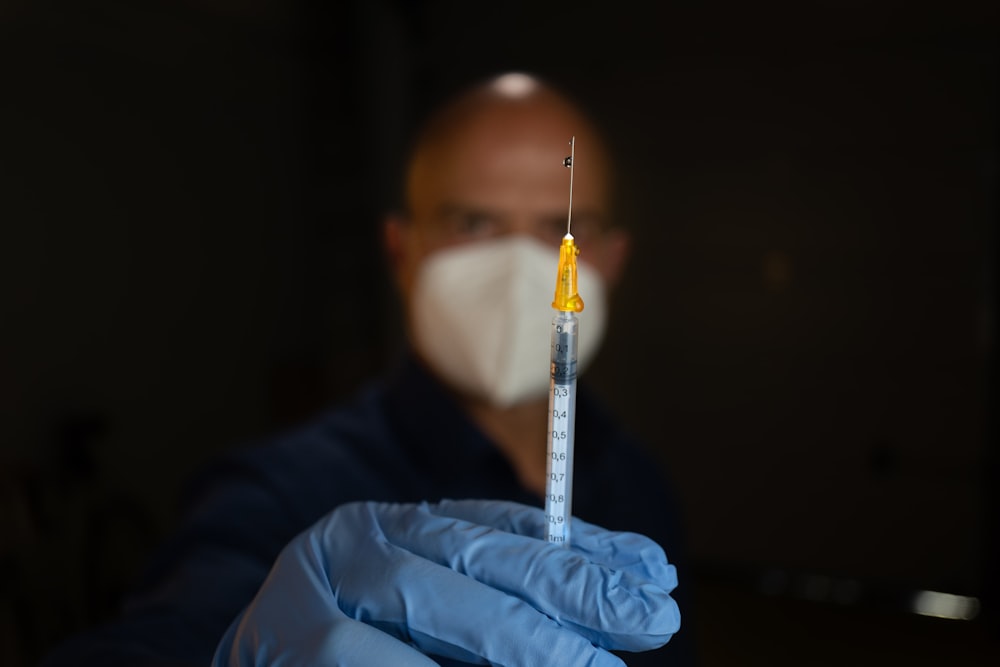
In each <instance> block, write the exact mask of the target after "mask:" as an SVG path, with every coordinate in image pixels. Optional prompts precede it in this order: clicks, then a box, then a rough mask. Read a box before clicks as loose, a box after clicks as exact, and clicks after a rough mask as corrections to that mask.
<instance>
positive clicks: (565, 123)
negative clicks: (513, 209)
mask: <svg viewBox="0 0 1000 667" xmlns="http://www.w3.org/2000/svg"><path fill="white" fill-rule="evenodd" d="M573 136H576V147H577V160H576V166H575V179H576V183H577V184H578V186H579V187H577V190H578V194H579V195H580V198H578V199H577V201H576V202H575V206H574V209H575V210H574V217H578V218H579V219H580V220H583V218H584V217H586V216H601V217H606V216H607V215H608V213H609V212H608V211H607V210H606V209H607V203H608V201H609V200H610V192H609V190H610V178H611V174H610V169H609V166H610V165H609V160H608V154H607V150H606V149H605V146H604V142H603V140H602V139H601V137H600V135H599V134H598V132H597V130H596V129H595V127H594V125H593V123H591V122H590V121H589V120H588V119H587V118H586V117H585V116H584V115H583V113H582V112H581V111H580V110H579V109H578V108H577V107H576V106H575V105H574V104H573V103H572V102H570V101H569V100H568V99H566V98H565V97H563V96H562V95H560V94H559V93H558V92H556V91H555V90H554V89H552V88H551V87H549V86H547V85H546V84H544V83H543V82H541V81H539V80H538V79H535V78H533V77H529V76H527V75H524V74H506V75H503V76H500V77H497V78H495V79H491V80H489V81H487V82H485V83H483V84H481V85H479V86H476V87H474V88H472V89H470V90H469V91H467V92H465V93H464V94H462V95H460V96H459V97H457V98H455V99H454V100H453V101H451V102H450V103H449V104H447V105H445V106H444V107H442V108H441V109H439V110H438V111H437V112H436V113H435V114H433V115H432V116H431V118H430V119H429V120H428V122H427V123H426V125H425V127H424V130H423V132H422V133H421V134H420V135H419V137H418V140H417V142H416V145H415V147H414V150H413V152H412V154H411V159H410V161H409V164H408V167H407V173H406V204H407V208H408V211H409V213H410V214H411V216H414V217H418V218H419V217H423V216H425V215H427V214H429V213H432V211H429V210H427V206H428V205H429V204H442V203H456V202H449V201H448V200H449V199H451V198H452V197H454V196H455V195H456V194H457V193H465V192H469V193H470V194H471V193H472V192H477V193H481V192H482V191H483V190H493V191H494V192H496V191H499V190H500V188H501V187H503V188H505V189H507V188H509V189H510V191H511V192H513V191H514V190H516V191H517V192H518V193H520V195H521V196H522V197H525V196H527V197H529V201H536V200H537V195H538V194H539V193H540V192H541V191H550V192H557V191H558V192H559V195H558V196H559V197H560V198H561V200H562V201H561V202H560V203H561V207H562V208H565V207H566V204H567V197H568V189H567V186H568V181H567V179H568V174H567V173H566V172H565V170H561V169H556V168H555V167H557V166H558V165H560V164H561V163H562V159H563V158H564V157H565V156H566V155H568V154H569V140H570V138H571V137H573ZM442 197H444V201H441V198H442ZM588 208H589V209H590V210H587V209H588ZM562 215H563V216H564V215H565V212H563V213H562ZM581 231H582V230H581Z"/></svg>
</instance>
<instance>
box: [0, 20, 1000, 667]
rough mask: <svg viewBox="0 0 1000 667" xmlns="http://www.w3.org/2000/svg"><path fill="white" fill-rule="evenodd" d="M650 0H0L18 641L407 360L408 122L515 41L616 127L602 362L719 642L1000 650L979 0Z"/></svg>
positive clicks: (892, 650) (101, 593) (822, 648)
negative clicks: (976, 604)
mask: <svg viewBox="0 0 1000 667" xmlns="http://www.w3.org/2000/svg"><path fill="white" fill-rule="evenodd" d="M647 4H649V5H652V3H638V2H629V1H622V0H618V1H616V2H604V3H584V2H549V3H541V2H527V1H523V2H522V1H514V2H506V3H497V4H488V5H487V4H485V3H470V2H457V1H451V2H448V1H434V0H426V1H424V2H404V1H403V0H399V1H396V2H394V1H392V0H376V1H373V2H361V1H360V0H359V1H356V2H348V3H323V2H318V1H309V0H300V1H298V2H293V1H290V0H289V1H287V2H281V1H279V0H256V1H255V2H249V1H248V2H238V1H237V0H187V1H168V0H162V1H159V2H157V1H146V2H134V1H126V0H121V1H110V0H109V1H88V2H29V1H27V0H20V1H14V2H12V1H11V0H4V1H3V2H2V3H0V304H2V310H0V521H2V524H0V559H2V560H0V566H2V573H0V583H2V585H0V663H2V664H4V665H13V666H15V667H16V666H19V665H27V664H33V663H34V662H35V660H36V659H37V657H38V656H39V655H40V653H41V652H43V651H44V650H45V648H46V647H48V646H50V645H51V644H52V643H53V642H55V641H58V640H59V639H61V638H63V637H64V636H65V635H66V634H68V633H70V632H73V631H75V630H78V629H80V628H82V627H85V626H87V625H89V624H92V623H95V622H98V621H99V620H101V619H103V618H106V617H107V616H108V615H109V614H111V613H113V610H114V608H115V604H116V602H117V599H118V597H119V595H120V594H121V592H122V591H123V590H125V589H126V588H127V587H128V584H129V581H130V580H131V578H132V577H133V576H134V575H135V572H136V570H137V568H139V567H140V566H141V563H142V562H143V560H144V559H145V558H146V557H147V555H148V553H149V551H150V549H152V548H153V547H154V546H155V544H156V543H157V542H158V540H159V539H161V538H162V536H163V535H164V534H165V533H166V532H167V531H168V530H169V529H170V526H171V525H172V523H173V522H174V521H175V520H176V516H175V507H176V502H177V499H178V496H179V493H180V489H181V488H182V485H183V482H184V480H185V479H187V478H188V477H189V476H190V475H191V474H192V473H193V472H194V471H195V470H196V469H197V468H198V467H199V466H200V465H202V464H204V463H205V462H206V461H207V460H208V459H210V458H211V457H213V456H216V455H218V454H219V453H220V452H222V451H224V450H226V449H227V448H230V447H235V446H240V445H243V444H245V443H247V442H248V441H250V440H252V439H255V438H260V437H264V436H266V435H267V434H269V433H272V432H274V431H275V430H277V429H280V428H282V427H285V426H288V425H291V424H294V423H295V422H296V421H297V420H299V419H302V418H304V417H306V416H308V415H309V414H311V413H313V412H315V411H316V410H318V409H321V408H322V407H323V406H324V405H327V404H329V403H331V402H335V401H336V400H338V399H340V398H343V397H345V396H347V395H349V394H351V393H352V392H353V391H354V390H355V389H356V388H357V387H358V386H359V384H360V383H362V382H363V381H364V380H365V379H366V378H369V377H371V376H373V375H376V374H377V373H378V372H379V371H380V370H382V369H384V368H385V367H386V366H387V365H388V364H390V363H391V361H392V359H393V357H394V354H395V353H396V351H397V350H398V346H399V343H400V334H399V331H398V329H399V318H398V316H397V315H396V312H395V306H396V304H395V303H394V297H393V295H392V291H391V288H390V285H389V282H388V280H387V279H386V277H385V275H384V265H383V262H382V259H381V255H380V252H379V248H378V232H377V224H376V223H377V221H378V219H379V216H380V215H381V213H382V212H383V211H384V210H385V209H386V208H387V207H388V206H389V205H391V203H392V202H393V197H394V188H395V177H396V174H397V169H398V161H399V159H400V157H401V155H402V152H403V150H404V147H405V143H406V137H407V132H408V130H409V128H410V127H411V126H412V124H413V123H414V122H415V119H416V118H417V117H419V115H420V114H421V113H422V112H423V110H425V109H426V108H427V107H428V106H429V105H431V104H433V102H434V101H435V100H437V99H439V98H440V96H441V95H443V94H445V93H447V92H449V91H451V90H453V89H455V88H456V87H457V86H460V85H463V84H465V83H468V82H470V81H473V80H476V79H479V78H481V77H483V76H486V75H489V74H493V73H496V72H498V71H503V70H508V69H523V70H528V71H532V72H536V73H539V74H542V75H544V76H547V77H549V78H550V79H552V80H554V81H556V82H558V83H560V84H562V85H563V86H564V87H565V88H566V89H567V90H569V91H570V92H572V93H574V94H576V95H577V96H578V97H580V98H581V100H582V101H583V102H584V103H585V104H586V105H587V106H588V107H589V109H590V110H591V112H592V113H593V114H594V115H595V117H596V118H598V119H599V120H600V121H601V122H602V123H603V124H604V125H606V127H607V128H608V130H609V133H610V135H611V137H612V140H613V142H614V144H615V147H616V149H617V151H618V155H619V158H620V164H621V172H622V181H623V183H624V184H625V190H624V194H625V197H624V202H623V207H622V217H623V220H624V221H625V222H627V224H629V225H630V226H631V227H632V229H633V231H634V233H635V235H636V240H637V243H636V244H635V257H634V262H633V264H632V266H631V267H630V268H629V270H628V273H627V275H626V278H625V283H624V285H623V286H622V289H621V292H620V294H619V297H620V298H619V300H618V301H617V302H616V304H615V310H614V311H613V321H612V325H611V330H610V332H609V337H608V342H607V345H606V348H605V351H604V352H603V353H602V356H601V357H600V359H599V360H598V362H597V363H596V364H595V367H594V368H593V370H592V371H591V373H590V376H591V377H590V380H591V382H592V383H593V384H594V385H596V386H597V387H598V388H599V390H600V391H601V393H603V394H604V395H605V396H606V397H607V398H608V400H609V402H610V403H611V404H612V405H613V407H614V408H615V409H616V410H617V411H618V413H619V414H620V415H621V416H622V417H623V418H624V419H625V420H626V422H627V423H628V424H629V425H630V426H631V428H632V429H633V430H634V431H635V432H636V433H637V434H638V435H640V436H641V437H642V439H643V440H644V441H645V442H647V443H648V445H649V446H650V448H651V449H652V450H653V451H654V452H655V453H656V455H657V456H658V459H659V460H660V461H661V462H662V464H663V468H664V472H665V473H667V474H668V475H669V476H670V478H671V479H672V480H673V482H674V484H675V486H676V488H677V491H678V495H679V497H680V499H681V502H682V504H683V508H684V510H685V513H686V517H687V524H688V531H689V549H690V552H691V553H690V555H691V558H692V559H693V562H694V564H695V569H696V572H697V574H698V600H699V602H698V609H697V614H696V615H695V617H696V618H697V627H696V628H695V630H696V631H697V633H698V638H699V643H700V648H701V653H702V657H703V659H704V660H703V661H704V663H705V664H706V665H720V664H769V665H792V664H796V665H797V664H824V665H825V664H829V665H839V664H856V665H857V664H872V665H875V664H879V665H881V664H886V663H887V662H889V663H892V664H896V663H906V662H908V663H909V664H977V665H978V664H995V663H994V661H995V660H996V659H997V654H998V646H997V644H996V642H995V640H992V639H991V636H993V635H995V631H996V629H997V626H996V623H995V620H994V619H995V617H994V616H991V613H992V614H995V612H996V609H997V604H998V599H997V594H996V593H997V563H998V562H1000V552H998V545H997V539H998V537H997V526H998V524H1000V512H998V500H997V491H996V489H997V482H998V473H997V468H998V456H1000V453H998V451H997V447H996V445H995V439H994V438H993V437H992V436H994V435H995V433H996V420H995V410H994V406H995V401H996V393H995V386H996V385H995V380H994V373H993V370H994V368H995V356H994V355H995V352H994V348H993V340H994V333H995V328H994V327H995V318H996V311H995V303H994V301H995V295H996V290H995V288H996V254H995V251H994V250H993V246H994V244H995V240H996V194H997V187H996V185H997V147H998V145H997V138H996V137H997V133H996V128H997V124H996V116H997V111H998V109H997V85H996V84H997V65H998V50H997V43H996V40H995V37H996V34H997V23H996V16H995V10H993V9H992V3H985V2H984V3H978V4H976V3H966V4H964V5H959V4H954V3H952V4H949V5H948V7H949V8H947V9H944V8H938V9H935V10H933V11H930V10H924V9H918V8H914V7H913V6H912V4H913V3H902V2H900V3H888V2H881V3H872V2H861V1H860V0H857V1H851V2H832V1H831V2H818V3H810V4H809V9H803V8H801V7H800V6H799V4H796V3H787V4H782V5H765V6H761V5H760V3H727V4H718V3H698V2H693V1H687V2H678V3H662V6H661V7H660V8H658V9H654V8H652V7H651V6H647ZM335 5H336V6H335ZM918 589H931V590H939V591H947V592H951V593H959V594H963V595H970V596H976V597H977V598H979V600H980V602H981V611H980V614H979V616H978V617H977V618H976V619H975V620H974V621H971V622H960V621H944V620H939V619H929V618H925V617H918V616H915V615H912V614H910V613H909V609H910V606H909V601H910V598H911V596H912V593H913V591H915V590H918Z"/></svg>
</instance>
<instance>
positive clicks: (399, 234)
mask: <svg viewBox="0 0 1000 667" xmlns="http://www.w3.org/2000/svg"><path fill="white" fill-rule="evenodd" d="M408 232H409V229H408V225H407V223H406V220H405V219H404V218H403V216H402V214H400V213H390V214H388V215H387V216H385V219H384V220H383V221H382V252H384V253H385V257H386V260H387V261H388V262H389V268H390V269H391V270H392V272H393V273H398V271H399V266H400V264H401V263H402V261H403V255H404V249H405V247H406V238H405V236H406V235H407V233H408Z"/></svg>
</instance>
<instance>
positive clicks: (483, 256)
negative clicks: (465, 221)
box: [410, 236, 607, 407]
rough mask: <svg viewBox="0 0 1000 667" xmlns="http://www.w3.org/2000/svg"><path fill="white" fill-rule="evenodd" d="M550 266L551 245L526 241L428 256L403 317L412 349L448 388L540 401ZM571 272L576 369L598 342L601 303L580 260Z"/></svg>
mask: <svg viewBox="0 0 1000 667" xmlns="http://www.w3.org/2000/svg"><path fill="white" fill-rule="evenodd" d="M584 252H586V249H584ZM558 265H559V250H558V248H556V247H553V248H549V247H547V246H545V245H543V244H542V243H541V242H540V241H537V240H535V239H534V238H532V237H529V236H511V237H505V238H501V239H496V240H488V241H479V242H475V243H468V244H463V245H459V246H455V247H452V248H446V249H444V250H440V251H438V252H435V253H434V254H432V255H430V256H429V257H427V258H426V259H425V260H424V262H423V264H422V266H421V267H420V269H419V271H418V273H417V278H416V283H415V286H414V293H413V303H412V310H411V315H410V317H411V320H412V321H411V323H410V324H411V327H412V332H413V337H414V341H413V342H414V345H415V346H416V349H417V352H418V353H419V354H420V356H421V357H422V358H423V359H424V361H425V362H426V363H428V364H429V365H430V366H431V368H432V369H433V370H434V371H435V372H436V373H437V374H438V375H439V376H440V377H441V378H442V379H443V380H444V381H445V382H447V383H448V384H449V385H451V386H452V387H453V388H455V389H458V390H460V391H462V392H465V393H468V394H471V395H474V396H478V397H480V398H484V399H486V400H488V401H490V402H491V403H493V404H494V405H497V406H501V407H507V406H510V405H514V404H515V403H520V402H522V401H525V400H529V399H534V398H540V397H542V396H544V395H545V394H546V392H547V391H548V387H549V338H550V336H551V333H552V316H553V314H554V313H555V311H554V310H553V309H552V295H553V292H554V290H555V283H556V271H557V268H558ZM578 267H579V268H578V281H579V290H580V296H581V297H583V301H584V305H585V308H584V310H583V312H582V313H580V314H579V317H580V340H579V351H578V365H579V368H580V370H581V371H582V370H583V369H584V368H586V366H587V364H588V363H589V362H590V360H591V359H593V357H594V355H595V354H596V352H597V348H598V347H599V345H600V342H601V338H602V336H603V334H604V326H605V322H606V318H607V306H606V301H605V290H604V281H603V280H602V278H601V276H600V274H599V273H598V272H597V270H596V269H594V268H593V267H591V266H589V265H587V264H586V263H584V262H582V261H581V262H579V264H578Z"/></svg>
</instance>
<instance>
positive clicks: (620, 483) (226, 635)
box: [48, 75, 684, 666]
mask: <svg viewBox="0 0 1000 667" xmlns="http://www.w3.org/2000/svg"><path fill="white" fill-rule="evenodd" d="M573 135H575V136H576V146H577V155H576V164H575V165H574V169H575V189H574V211H573V221H574V226H573V233H574V236H575V237H576V238H577V242H578V245H579V246H580V247H581V248H582V254H581V265H580V274H581V275H580V280H581V288H580V292H581V295H582V296H583V297H584V299H585V301H586V302H587V306H586V308H585V310H584V313H583V314H582V319H581V322H582V323H581V328H582V332H581V337H582V340H581V350H580V361H581V365H586V362H587V361H588V360H589V358H590V357H591V356H592V355H593V353H594V351H595V350H596V349H597V346H598V341H599V337H600V332H601V331H602V329H603V313H604V310H605V309H604V307H603V302H604V293H605V290H606V289H609V288H610V287H611V286H613V285H614V283H615V281H616V280H617V277H618V275H619V272H620V270H621V267H622V265H623V263H624V261H625V255H626V251H627V237H626V235H625V233H624V232H623V231H622V230H620V229H618V228H615V227H614V226H613V225H611V211H610V200H611V192H610V173H609V164H608V158H607V154H606V151H605V148H604V146H603V144H602V142H601V139H600V137H599V136H598V134H597V132H596V131H595V130H594V129H593V127H592V126H591V124H590V123H589V122H588V121H587V120H586V119H585V118H584V117H583V116H582V115H581V114H580V112H579V111H577V110H576V109H575V108H574V107H573V105H572V104H570V103H569V102H568V101H566V100H565V99H564V98H562V97H561V96H560V95H558V94H556V93H555V92H553V91H552V90H550V89H549V88H547V87H546V86H544V85H543V84H541V83H540V82H539V81H537V80H535V79H532V78H530V77H526V76H523V75H506V76H503V77H499V78H497V79H495V80H493V81H490V82H488V83H487V84H484V85H483V86H480V87H477V88H475V89H473V90H471V91H469V92H467V93H465V94H464V95H462V96H460V97H459V98H457V99H456V100H455V101H453V102H452V103H450V104H448V105H447V106H446V107H444V108H443V109H442V110H440V111H439V112H438V113H436V114H435V115H434V116H433V117H432V118H431V119H430V120H429V121H428V123H427V124H426V126H425V129H424V131H423V132H422V133H421V134H420V136H419V137H418V140H417V142H416V145H415V148H414V151H413V154H412V156H411V160H410V162H409V168H408V172H407V181H406V209H405V211H404V212H403V213H402V214H400V215H397V216H393V217H391V218H390V219H389V220H388V221H387V223H386V231H385V243H386V250H387V253H388V256H389V258H390V262H391V265H392V267H393V270H394V273H395V276H396V279H397V283H398V286H399V289H400V293H401V295H402V298H403V303H404V308H405V310H406V322H407V333H408V339H409V341H410V343H411V348H412V358H410V359H409V360H407V361H406V362H405V363H404V364H403V365H402V368H401V369H400V370H399V371H398V372H397V373H396V374H394V375H393V376H392V377H391V378H389V379H388V380H387V381H386V382H384V383H380V384H377V385H375V386H374V387H372V388H370V389H369V390H368V391H366V392H364V393H362V395H361V396H360V397H359V398H358V399H357V400H356V401H355V402H353V403H352V404H350V405H347V406H344V407H342V408H340V409H337V410H334V411H332V412H331V413H329V414H326V415H323V416H321V417H320V418H319V419H318V420H316V421H315V422H314V423H311V424H309V425H307V426H306V427H304V428H302V429H300V430H298V431H295V432H293V433H290V434H288V435H286V436H284V437H283V438H280V439H279V440H277V441H276V442H273V443H269V444H265V445H264V446H261V447H257V448H254V449H249V450H246V451H244V452H241V453H239V454H237V455H236V456H235V457H234V458H233V459H232V460H230V461H228V462H226V463H223V464H221V465H220V466H219V467H218V468H217V469H216V470H215V471H214V472H212V473H210V474H209V475H207V476H206V478H205V481H204V483H203V485H202V487H201V492H200V493H199V494H198V496H197V498H198V499H197V502H196V504H195V505H194V506H193V508H192V511H191V512H190V514H189V519H188V520H187V521H186V523H185V525H184V527H183V529H182V530H181V531H180V532H179V534H178V535H177V536H176V537H175V538H174V539H173V541H172V542H171V543H170V544H169V545H168V546H167V548H165V549H164V550H163V551H162V552H161V553H160V554H159V556H158V558H157V560H156V561H155V562H154V564H153V566H152V567H151V569H150V572H149V573H148V575H147V577H146V580H145V581H146V583H145V584H144V585H143V587H142V588H141V590H140V591H139V592H138V593H137V594H136V595H135V596H134V597H133V598H132V599H131V600H130V602H129V605H128V608H127V609H126V614H125V615H124V616H123V618H122V619H121V620H120V621H119V622H117V623H115V624H113V625H112V626H109V627H107V628H105V629H103V630H101V631H98V632H95V633H93V634H91V635H89V636H86V637H83V638H81V639H79V640H77V642H75V643H71V644H69V645H67V646H66V647H65V648H64V649H63V650H62V651H61V652H57V653H56V654H55V655H53V656H52V657H51V660H50V662H49V663H48V664H49V665H53V666H54V665H58V664H63V663H66V664H70V663H74V664H95V665H96V664H107V665H112V664H158V665H165V664H201V665H203V664H205V663H207V662H208V661H209V660H212V659H213V655H214V664H218V665H222V664H239V665H249V664H328V663H335V664H343V665H367V664H371V665H381V664H386V665H432V664H454V663H456V662H478V663H480V664H482V663H483V662H489V663H491V664H522V665H542V664H545V665H554V664H567V665H577V664H595V665H618V664H621V663H620V661H619V660H618V659H617V658H615V657H614V656H613V655H612V654H611V653H610V652H609V651H611V650H619V649H620V650H625V651H646V650H648V649H651V648H655V647H657V646H660V645H662V644H663V643H664V642H666V641H667V640H669V639H670V638H671V636H672V635H673V633H674V632H676V630H677V628H678V624H679V618H678V614H677V608H676V605H675V604H674V602H673V600H672V599H671V597H670V593H671V592H672V590H673V588H674V586H675V584H676V576H675V573H674V568H673V565H670V564H668V563H667V561H666V560H665V559H664V557H663V552H662V550H660V548H659V547H657V546H656V544H655V543H654V542H652V541H650V540H648V539H646V538H644V537H641V536H639V535H632V534H615V533H610V532H608V531H607V530H605V528H611V529H614V530H627V531H635V532H637V533H644V534H646V535H648V536H649V537H652V538H653V540H655V541H656V542H658V543H659V544H660V545H661V546H663V547H664V548H665V549H666V550H667V552H668V553H670V552H671V551H672V549H673V548H675V546H676V527H675V525H674V524H673V522H672V520H671V519H670V518H669V517H670V504H669V501H668V499H667V498H666V496H665V494H664V492H663V485H662V482H661V480H660V479H659V478H658V477H657V476H656V475H655V474H654V473H652V472H651V470H652V468H653V466H651V465H650V463H649V461H647V460H646V459H645V458H644V457H643V456H642V454H641V453H640V452H639V450H638V449H637V448H636V447H635V446H634V445H633V444H632V443H631V442H630V441H629V440H628V439H627V438H626V437H625V436H624V435H623V434H622V432H621V431H620V430H619V429H617V428H616V427H615V426H614V424H613V423H612V422H611V421H610V420H609V419H608V417H607V416H606V415H605V414H604V413H603V412H602V411H601V410H600V408H599V406H598V405H596V404H595V403H594V401H593V400H592V398H590V397H589V396H588V395H587V394H586V392H585V391H582V390H581V392H580V396H579V399H578V406H577V443H576V446H577V449H576V473H575V489H574V492H575V502H574V515H575V516H578V517H580V518H581V519H583V520H574V524H573V545H572V547H571V548H570V549H561V548H558V547H555V546H553V545H548V544H545V543H544V542H542V541H540V540H538V539H537V538H538V537H539V536H540V530H541V516H540V510H537V509H533V508H537V507H538V506H540V505H541V498H542V495H543V493H544V489H545V458H544V453H545V437H544V433H545V432H546V430H547V387H548V385H547V382H548V377H547V360H548V356H547V355H548V345H547V341H548V334H549V331H548V329H549V319H550V317H551V308H550V307H549V305H548V303H549V301H551V298H552V297H551V295H552V293H553V290H554V287H555V277H556V259H555V258H556V253H555V249H556V248H557V247H558V243H559V240H560V238H561V237H562V235H563V234H564V233H565V223H566V206H567V198H568V189H567V185H568V178H567V177H568V174H567V173H566V172H565V170H563V169H562V167H560V166H559V165H561V163H562V160H563V158H564V157H565V156H566V155H567V154H568V148H569V146H568V143H567V142H568V140H569V138H570V137H571V136H573ZM539 304H540V305H539ZM588 336H589V338H588ZM539 339H540V340H539ZM448 498H450V499H455V498H458V499H461V498H471V499H490V500H489V501H469V502H449V501H443V499H448ZM355 501H369V502H367V503H363V504H359V503H358V502H355ZM371 501H378V502H371ZM439 501H442V502H439ZM505 501H513V502H514V503H518V504H512V503H510V502H505ZM425 502H430V503H434V504H431V505H427V504H417V503H425ZM588 521H589V522H593V523H594V524H598V525H600V526H603V527H604V528H598V527H596V526H595V525H592V524H590V523H587V522H588ZM234 619H235V620H234ZM678 648H679V649H683V648H684V646H683V642H681V643H680V646H677V642H671V643H670V644H668V645H667V647H666V648H665V649H663V651H665V653H662V654H661V653H660V652H655V653H635V654H634V655H633V654H623V655H627V656H628V657H627V661H628V663H629V664H662V663H663V662H664V661H665V660H669V659H670V658H671V657H673V656H672V655H671V654H672V653H676V652H677V649H678ZM431 659H433V661H434V662H431V661H430V660H431ZM677 662H678V663H679V662H682V660H681V655H677Z"/></svg>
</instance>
